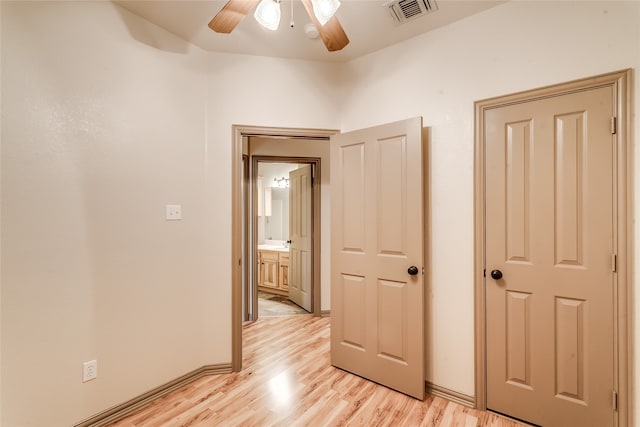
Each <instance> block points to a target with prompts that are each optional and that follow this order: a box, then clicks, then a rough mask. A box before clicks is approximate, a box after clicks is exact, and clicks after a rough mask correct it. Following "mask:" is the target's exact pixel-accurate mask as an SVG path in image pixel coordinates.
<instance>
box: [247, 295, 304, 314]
mask: <svg viewBox="0 0 640 427" xmlns="http://www.w3.org/2000/svg"><path fill="white" fill-rule="evenodd" d="M292 314H309V312H307V311H306V310H304V309H303V308H301V307H298V306H297V305H295V304H294V303H292V302H291V301H289V299H288V298H287V297H285V296H282V295H274V294H270V293H268V292H263V291H258V317H259V318H260V317H269V316H290V315H292Z"/></svg>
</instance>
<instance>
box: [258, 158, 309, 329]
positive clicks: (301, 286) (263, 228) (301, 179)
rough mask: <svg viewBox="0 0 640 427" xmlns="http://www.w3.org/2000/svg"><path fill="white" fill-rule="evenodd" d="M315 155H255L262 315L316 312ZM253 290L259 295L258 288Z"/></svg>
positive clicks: (259, 310)
mask: <svg viewBox="0 0 640 427" xmlns="http://www.w3.org/2000/svg"><path fill="white" fill-rule="evenodd" d="M317 160H318V159H309V158H296V159H282V158H274V157H264V156H253V157H252V173H251V176H252V177H253V182H254V185H253V188H254V190H255V192H254V196H253V206H254V209H253V210H252V220H253V222H254V224H253V225H252V230H254V236H255V237H254V239H253V242H254V243H255V250H254V251H252V252H253V259H255V260H257V263H254V264H256V272H255V274H254V275H253V277H254V278H255V279H254V282H255V283H252V288H257V303H258V310H257V313H258V317H263V316H285V315H295V314H309V313H311V312H313V262H312V261H313V209H314V203H313V178H314V175H315V170H316V169H317V164H316V163H317ZM250 293H251V294H253V295H254V296H255V292H254V289H252V291H251V292H250ZM254 313H255V311H254ZM253 317H255V316H253Z"/></svg>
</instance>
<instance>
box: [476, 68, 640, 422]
mask: <svg viewBox="0 0 640 427" xmlns="http://www.w3.org/2000/svg"><path fill="white" fill-rule="evenodd" d="M630 82H631V70H622V71H617V72H612V73H608V74H603V75H599V76H595V77H590V78H586V79H580V80H575V81H571V82H567V83H562V84H558V85H553V86H547V87H543V88H539V89H534V90H530V91H525V92H519V93H515V94H510V95H505V96H500V97H496V98H490V99H485V100H481V101H477V102H476V103H475V183H474V189H475V192H474V219H475V235H474V299H475V406H476V408H477V409H481V410H486V409H487V389H486V384H487V365H486V363H487V357H486V354H487V353H486V352H487V346H486V337H487V330H486V318H487V312H486V306H485V294H486V288H485V274H486V272H485V269H486V268H488V267H487V266H486V265H485V255H486V253H485V231H486V229H485V191H486V189H485V172H486V171H485V160H486V159H485V135H486V133H485V128H484V123H485V115H486V113H487V112H488V111H489V110H491V109H495V108H500V107H504V106H508V105H514V104H519V103H524V102H529V101H533V100H540V99H544V98H549V97H555V96H560V95H565V94H570V93H575V92H579V91H585V90H591V89H596V88H600V87H611V88H612V89H613V90H612V93H613V94H614V98H615V99H614V100H613V105H614V110H615V111H614V112H613V116H614V117H615V118H614V119H612V124H611V126H612V134H613V137H614V138H613V140H614V144H615V154H614V161H615V165H614V174H615V176H614V187H615V188H614V201H613V205H614V206H612V209H614V211H615V216H614V226H613V230H614V241H615V242H616V256H617V259H616V271H615V275H614V285H613V286H614V290H613V295H614V301H613V303H614V316H615V319H614V330H613V331H612V334H613V339H614V365H615V366H614V382H615V389H616V391H617V397H616V396H613V397H612V404H614V401H615V400H616V399H617V411H616V420H615V421H616V424H617V425H618V426H620V427H622V426H626V425H630V424H629V423H630V421H631V419H632V414H631V412H632V411H631V403H632V402H633V400H632V395H631V393H632V383H631V372H632V370H631V365H630V364H631V362H632V360H633V359H632V342H633V340H632V332H633V330H632V329H633V328H632V324H631V322H630V319H631V314H632V313H633V307H632V304H633V300H632V298H631V295H632V286H633V285H632V284H633V268H632V262H633V258H632V254H633V239H632V237H633V236H632V234H631V233H632V224H631V221H632V219H633V211H632V210H633V193H632V189H633V186H632V176H633V167H632V165H633V155H632V146H631V145H632V144H630V135H631V120H630V118H631V114H630V112H631V83H630Z"/></svg>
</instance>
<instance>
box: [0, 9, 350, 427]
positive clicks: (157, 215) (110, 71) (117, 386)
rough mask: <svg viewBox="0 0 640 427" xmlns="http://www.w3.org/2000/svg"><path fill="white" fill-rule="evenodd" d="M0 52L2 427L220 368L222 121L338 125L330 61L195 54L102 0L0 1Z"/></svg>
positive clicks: (225, 275)
mask: <svg viewBox="0 0 640 427" xmlns="http://www.w3.org/2000/svg"><path fill="white" fill-rule="evenodd" d="M2 65H3V68H2V105H3V107H4V109H3V110H2V181H1V182H2V213H1V214H2V276H1V279H2V282H1V284H2V293H1V294H2V300H1V303H2V306H1V318H2V424H3V425H6V426H12V427H13V426H47V427H53V426H65V425H70V424H73V423H75V422H78V421H80V420H82V419H84V418H86V417H88V416H91V415H93V414H95V413H97V412H99V411H101V410H104V409H106V408H108V407H110V406H112V405H115V404H118V403H121V402H123V401H125V400H127V399H129V398H132V397H134V396H136V395H139V394H141V393H143V392H145V391H147V390H150V389H152V388H154V387H156V386H158V385H160V384H162V383H164V382H167V381H169V380H172V379H174V378H176V377H178V376H180V375H182V374H184V373H187V372H190V371H192V370H194V369H197V368H198V367H200V366H203V365H205V364H215V363H229V362H230V360H231V338H230V334H231V308H230V305H231V304H230V303H231V293H230V265H231V255H230V242H231V235H230V229H231V226H230V225H231V215H230V213H231V207H230V188H231V181H230V179H231V168H230V161H231V145H232V137H231V126H232V124H234V123H250V124H255V125H266V126H290V127H303V126H308V127H315V128H323V127H324V128H336V127H337V125H338V124H339V119H338V116H337V113H336V112H335V111H336V110H337V109H336V108H335V105H336V101H335V98H337V96H336V94H337V90H335V89H333V87H334V85H335V84H334V82H333V81H332V80H331V79H332V77H331V76H332V75H333V73H332V72H331V70H332V69H333V67H334V66H329V65H322V64H313V63H309V62H301V61H282V60H276V59H269V58H259V57H247V56H233V55H216V54H205V53H204V52H202V51H200V50H198V49H197V48H195V47H193V46H191V45H189V44H188V43H186V42H184V41H181V40H180V39H177V38H176V37H174V36H172V35H170V34H168V33H166V32H164V31H162V30H160V29H158V28H157V27H155V26H153V25H151V24H149V23H146V22H145V21H142V20H141V19H139V18H137V17H136V16H134V15H131V14H130V13H128V12H126V11H124V10H123V9H121V8H119V7H117V6H115V5H114V4H112V3H110V2H42V3H35V2H20V3H11V2H2ZM256 70H260V73H257V72H256ZM261 73H264V75H266V76H269V77H270V84H271V86H270V87H265V86H264V85H263V83H262V82H261V80H260V79H259V78H258V77H260V75H261ZM325 76H329V77H327V78H325ZM274 100H277V101H278V102H277V103H276V105H274V102H273V101H274ZM173 203H177V204H181V205H182V214H183V218H184V219H183V220H182V221H179V222H167V221H165V219H164V215H165V204H173ZM91 359H97V360H98V373H99V375H98V378H97V379H96V380H95V381H91V382H88V383H85V384H83V383H82V382H81V367H82V362H83V361H86V360H91ZM34 402H37V409H34V406H33V405H34Z"/></svg>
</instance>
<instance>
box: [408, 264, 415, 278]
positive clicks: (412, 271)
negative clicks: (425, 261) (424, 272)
mask: <svg viewBox="0 0 640 427" xmlns="http://www.w3.org/2000/svg"><path fill="white" fill-rule="evenodd" d="M407 273H409V274H410V275H412V276H415V275H416V274H418V267H416V266H415V265H412V266H411V267H409V268H408V269H407Z"/></svg>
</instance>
